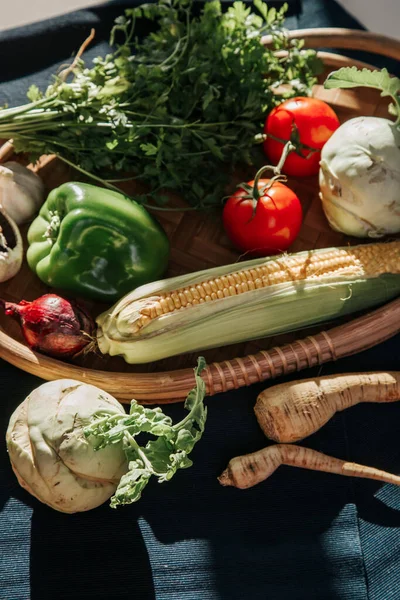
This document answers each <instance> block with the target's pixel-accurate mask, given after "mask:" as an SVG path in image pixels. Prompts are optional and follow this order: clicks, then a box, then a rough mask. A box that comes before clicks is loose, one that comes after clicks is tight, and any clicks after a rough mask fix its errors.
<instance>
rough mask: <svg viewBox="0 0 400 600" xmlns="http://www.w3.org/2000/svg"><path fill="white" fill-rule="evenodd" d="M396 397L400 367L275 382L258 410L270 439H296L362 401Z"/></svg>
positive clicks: (399, 393) (399, 396)
mask: <svg viewBox="0 0 400 600" xmlns="http://www.w3.org/2000/svg"><path fill="white" fill-rule="evenodd" d="M396 400H400V372H399V371H392V372H387V373H385V372H375V373H351V374H345V375H331V376H328V377H316V378H315V379H304V380H299V381H293V382H289V383H283V384H280V385H274V386H272V387H270V388H267V389H266V390H264V391H263V392H261V394H259V396H258V398H257V402H256V405H255V407H254V412H255V414H256V417H257V420H258V423H259V425H260V427H261V429H262V430H263V432H264V433H265V435H266V436H267V437H268V438H269V439H271V440H274V441H275V442H296V441H298V440H301V439H303V438H305V437H307V436H309V435H311V434H312V433H314V432H315V431H317V430H318V429H320V428H321V427H322V426H323V425H325V423H327V422H328V421H329V419H331V417H333V415H334V414H335V413H336V412H338V411H342V410H344V409H346V408H349V407H350V406H354V405H355V404H358V403H359V402H395V401H396Z"/></svg>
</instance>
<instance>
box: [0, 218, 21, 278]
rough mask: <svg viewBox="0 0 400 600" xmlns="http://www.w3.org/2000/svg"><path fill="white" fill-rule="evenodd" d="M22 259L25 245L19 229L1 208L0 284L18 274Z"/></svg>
mask: <svg viewBox="0 0 400 600" xmlns="http://www.w3.org/2000/svg"><path fill="white" fill-rule="evenodd" d="M22 259H23V245H22V238H21V234H20V232H19V229H18V227H17V225H16V224H15V223H14V221H13V220H12V219H11V218H10V216H9V215H8V214H6V213H5V212H4V210H2V208H1V207H0V283H1V282H3V281H7V280H8V279H11V278H12V277H14V275H16V274H17V273H18V271H19V270H20V268H21V265H22Z"/></svg>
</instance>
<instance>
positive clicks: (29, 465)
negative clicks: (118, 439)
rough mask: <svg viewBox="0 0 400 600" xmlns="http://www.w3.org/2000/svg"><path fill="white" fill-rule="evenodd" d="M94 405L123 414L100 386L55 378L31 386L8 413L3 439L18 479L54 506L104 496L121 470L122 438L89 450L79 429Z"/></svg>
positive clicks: (75, 508) (70, 509)
mask: <svg viewBox="0 0 400 600" xmlns="http://www.w3.org/2000/svg"><path fill="white" fill-rule="evenodd" d="M97 411H101V412H103V413H104V414H105V415H118V414H125V411H124V409H123V407H122V405H121V404H120V403H119V402H118V401H117V400H116V399H115V398H114V397H113V396H110V394H107V393H106V392H104V391H103V390H100V389H99V388H97V387H95V386H93V385H87V384H85V383H81V382H79V381H75V380H73V379H59V380H56V381H50V382H47V383H44V384H43V385H41V386H39V387H38V388H36V389H35V390H33V392H31V394H29V396H28V397H27V398H26V399H25V400H24V402H22V404H20V405H19V406H18V407H17V409H16V410H15V411H14V413H13V414H12V416H11V419H10V423H9V426H8V429H7V433H6V440H7V449H8V453H9V457H10V460H11V465H12V468H13V470H14V473H15V474H16V476H17V479H18V482H19V484H20V485H21V486H22V487H23V488H25V489H26V490H27V491H28V492H29V493H31V494H32V495H33V496H35V497H36V498H38V499H39V500H40V501H41V502H44V503H45V504H48V505H49V506H51V507H52V508H54V509H56V510H58V511H61V512H66V513H75V512H82V511H86V510H90V509H92V508H95V507H97V506H99V505H100V504H102V503H103V502H106V500H108V498H110V496H112V494H113V493H114V491H115V489H116V487H117V485H118V482H119V480H120V478H121V476H122V475H123V474H124V473H125V472H126V471H127V468H128V466H127V463H126V458H125V453H124V451H123V448H122V444H112V445H109V446H107V447H105V448H102V449H100V450H98V451H95V450H94V445H93V443H91V442H90V439H87V438H86V437H85V435H84V434H83V431H82V429H83V427H84V426H85V425H87V424H88V423H89V421H90V418H91V417H92V416H93V415H94V414H95V413H96V412H97Z"/></svg>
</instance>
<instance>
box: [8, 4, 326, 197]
mask: <svg viewBox="0 0 400 600" xmlns="http://www.w3.org/2000/svg"><path fill="white" fill-rule="evenodd" d="M191 8H192V7H191V0H159V1H158V2H157V3H156V4H145V5H142V6H140V7H137V8H134V9H131V10H127V11H126V13H125V16H123V17H120V18H119V19H117V21H116V24H115V26H114V28H113V30H112V33H111V44H112V46H113V48H115V51H114V52H113V53H112V54H109V55H107V56H105V57H103V58H101V57H99V58H97V59H95V60H94V61H93V66H91V67H90V68H88V67H86V66H85V64H84V62H83V61H82V60H79V61H77V64H76V65H75V66H74V69H73V78H72V81H64V79H63V78H62V77H60V76H58V77H55V80H54V82H53V83H52V84H51V85H50V86H49V87H48V89H47V90H46V91H45V92H44V93H42V92H40V91H39V89H38V88H37V87H32V88H31V89H30V90H29V93H28V97H29V99H30V100H31V104H29V105H25V106H23V107H19V108H12V109H5V110H3V111H1V112H0V137H3V138H5V137H9V138H12V139H13V140H14V145H15V146H16V150H17V151H24V152H27V153H29V154H30V155H31V158H32V157H33V158H37V157H38V156H40V155H41V154H49V153H54V154H56V155H58V156H59V157H60V158H61V159H62V160H64V161H66V162H68V163H69V164H71V165H73V166H75V167H77V168H78V169H80V170H81V172H82V173H84V174H86V175H89V176H91V177H92V178H95V179H96V180H97V181H98V182H100V183H103V184H105V185H107V186H108V187H114V185H115V183H116V182H118V181H120V180H122V179H123V177H122V175H124V174H126V173H127V174H129V176H130V177H132V178H136V179H138V180H140V181H142V182H144V183H145V184H146V185H147V186H148V188H149V190H150V191H149V193H148V194H146V195H145V196H143V197H140V198H137V197H135V199H137V200H139V201H142V202H144V203H146V202H147V203H149V202H150V203H156V204H158V205H159V206H162V205H163V204H165V203H167V202H168V198H167V197H166V196H165V193H164V192H165V190H175V191H178V192H179V193H180V194H181V195H182V196H183V198H184V199H185V200H186V201H188V202H189V203H190V204H191V205H192V206H194V207H196V208H199V207H206V206H210V205H215V204H217V203H219V202H221V198H222V197H223V196H224V193H225V192H226V185H227V183H228V182H229V179H230V170H231V169H232V168H233V167H234V166H235V165H237V164H239V163H242V164H243V163H245V164H252V162H253V149H254V147H255V141H256V139H257V135H259V134H260V133H261V132H262V127H263V122H264V119H265V116H266V113H267V112H268V111H269V110H271V109H272V108H273V107H274V106H275V105H277V104H278V103H279V102H281V101H282V100H283V99H284V98H286V97H290V96H294V95H307V94H309V93H310V90H311V87H312V85H313V84H314V83H315V75H316V73H317V72H318V70H319V67H320V65H319V61H318V60H317V58H316V55H315V52H314V51H312V50H304V49H303V43H302V41H301V40H292V41H290V40H288V36H287V33H286V31H285V29H284V18H285V12H286V10H287V6H284V7H283V8H282V9H281V10H279V11H277V10H276V9H275V8H268V7H267V5H266V4H265V3H263V2H262V1H261V0H255V1H254V8H255V9H256V11H257V12H253V10H252V7H248V6H246V5H245V4H244V3H243V2H235V3H234V4H233V6H231V7H229V8H228V9H227V10H226V11H222V8H221V3H220V2H219V0H211V1H209V2H206V3H205V5H204V8H203V10H202V11H201V13H200V15H199V16H193V12H192V10H191ZM140 19H146V20H149V19H150V20H151V21H152V22H154V32H153V33H150V34H149V35H147V36H145V37H144V38H138V37H135V34H136V27H137V22H138V20H140ZM263 35H271V36H272V38H273V44H272V47H271V48H266V47H265V46H264V45H263V44H262V43H261V37H262V36H263ZM280 50H286V51H287V55H286V56H284V57H282V53H281V54H280V55H277V54H276V51H280ZM282 86H286V91H285V92H280V93H279V90H278V89H279V88H282ZM288 86H290V88H289V89H288Z"/></svg>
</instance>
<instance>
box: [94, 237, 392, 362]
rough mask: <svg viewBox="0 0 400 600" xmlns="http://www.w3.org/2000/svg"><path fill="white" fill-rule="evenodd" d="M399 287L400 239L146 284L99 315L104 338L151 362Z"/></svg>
mask: <svg viewBox="0 0 400 600" xmlns="http://www.w3.org/2000/svg"><path fill="white" fill-rule="evenodd" d="M239 267H240V268H239ZM399 293H400V242H398V241H396V242H391V243H385V244H367V245H360V246H354V247H348V248H328V249H321V250H313V251H309V252H301V253H298V254H291V255H288V254H285V255H281V256H279V257H274V258H268V259H265V258H262V259H255V260H252V261H247V262H244V263H240V264H233V265H226V266H223V267H217V268H214V269H209V270H205V271H199V272H197V273H191V274H188V275H183V276H179V277H173V278H170V279H166V280H163V281H158V282H154V283H151V284H147V285H144V286H141V287H140V288H138V289H136V290H134V291H133V292H132V293H130V294H128V295H127V296H125V297H124V298H123V299H121V300H120V301H119V302H118V303H117V304H116V305H115V306H114V307H112V308H111V309H110V310H109V311H107V312H105V313H103V314H102V315H100V316H99V317H98V319H97V323H98V325H99V327H98V344H99V348H100V350H101V351H102V352H103V353H109V354H111V355H116V354H122V355H123V356H124V358H125V360H126V361H127V362H130V363H141V362H150V361H153V360H159V359H160V358H165V357H167V356H173V355H176V354H181V353H184V352H191V351H195V350H204V349H206V348H210V347H215V346H222V345H226V344H231V343H236V342H240V341H245V340H250V339H254V338H259V337H265V336H268V335H274V334H277V333H281V332H284V331H291V330H295V329H299V328H301V327H306V326H308V325H311V324H314V323H318V322H321V321H324V320H327V319H331V318H333V317H336V316H339V315H344V314H348V313H351V312H355V311H357V310H361V309H365V308H369V307H371V306H374V305H376V304H379V303H383V302H385V301H388V300H390V299H391V298H393V297H395V296H397V295H398V294H399Z"/></svg>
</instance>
